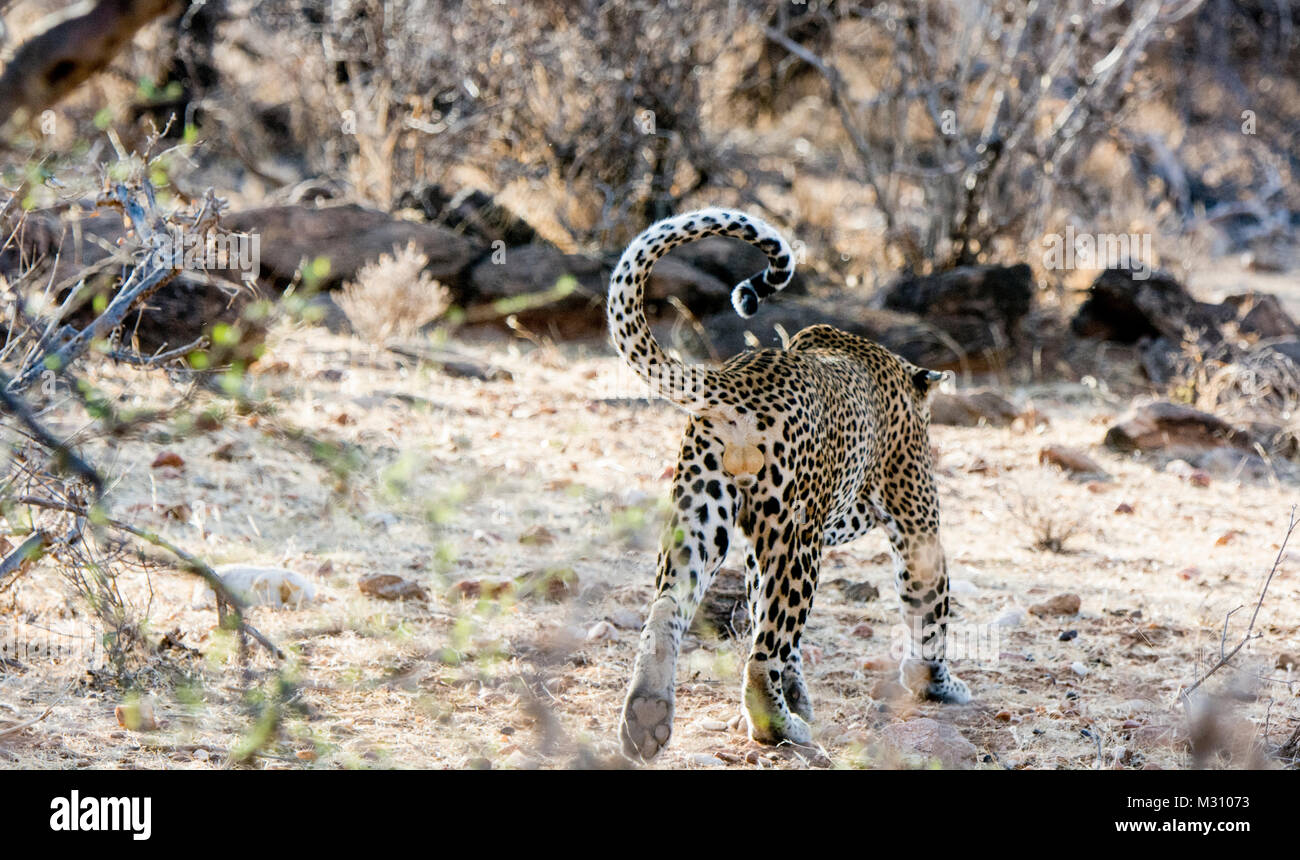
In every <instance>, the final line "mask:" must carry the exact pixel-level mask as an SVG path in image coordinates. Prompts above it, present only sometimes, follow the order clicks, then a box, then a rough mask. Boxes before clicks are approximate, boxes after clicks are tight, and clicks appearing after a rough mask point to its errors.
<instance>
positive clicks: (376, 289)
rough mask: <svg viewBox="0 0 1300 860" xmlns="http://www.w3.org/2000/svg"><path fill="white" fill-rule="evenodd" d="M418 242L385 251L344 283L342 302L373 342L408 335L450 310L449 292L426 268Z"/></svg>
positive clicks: (356, 326)
mask: <svg viewBox="0 0 1300 860" xmlns="http://www.w3.org/2000/svg"><path fill="white" fill-rule="evenodd" d="M428 263H429V258H428V257H427V256H425V255H424V254H422V253H420V252H419V251H418V250H417V249H416V247H415V243H414V242H412V243H410V244H408V245H407V246H406V247H405V248H403V249H401V250H397V249H394V252H393V254H391V255H389V254H384V255H383V256H381V257H380V258H379V259H378V260H377V261H375V262H373V263H368V264H367V265H365V266H364V267H362V269H361V271H359V272H358V273H357V279H356V280H355V281H351V282H349V283H347V284H345V285H344V286H343V289H342V290H341V291H340V292H339V296H338V304H339V307H340V308H342V309H343V313H345V314H346V315H347V318H348V322H350V323H352V327H353V328H354V329H356V331H357V333H358V334H360V335H361V336H363V337H364V338H366V339H367V340H369V341H370V342H371V343H385V342H387V341H390V340H395V339H402V338H409V337H411V336H413V335H414V334H416V333H417V332H418V331H419V330H420V329H421V328H423V327H424V326H426V325H428V324H429V323H431V322H433V321H434V320H436V319H437V318H438V317H440V316H442V314H443V313H444V312H445V311H446V310H447V307H448V305H449V304H450V302H451V294H450V292H448V290H447V288H446V287H444V286H443V285H442V284H439V283H438V282H437V281H435V280H434V279H433V278H432V277H431V276H430V275H429V273H428V272H426V271H424V267H425V266H426V265H428Z"/></svg>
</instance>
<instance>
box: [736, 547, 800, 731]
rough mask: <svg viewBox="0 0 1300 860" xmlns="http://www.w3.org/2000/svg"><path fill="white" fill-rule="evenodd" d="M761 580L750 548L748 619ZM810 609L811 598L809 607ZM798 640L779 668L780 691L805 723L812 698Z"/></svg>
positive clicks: (754, 608) (747, 556)
mask: <svg viewBox="0 0 1300 860" xmlns="http://www.w3.org/2000/svg"><path fill="white" fill-rule="evenodd" d="M762 580H763V572H762V570H761V569H760V568H759V565H758V557H757V556H755V555H754V550H753V548H752V547H751V548H750V550H749V552H747V553H746V554H745V600H746V604H747V606H748V609H749V616H750V618H754V617H756V615H757V612H758V608H757V603H756V600H757V597H758V594H759V588H760V583H761V582H762ZM808 608H809V609H811V608H812V607H811V598H810V605H809V607H808ZM799 638H801V637H798V636H796V637H795V639H794V641H793V646H794V647H792V648H791V649H790V656H789V658H787V659H786V660H784V661H782V662H783V665H782V667H781V690H782V692H783V693H784V694H785V703H786V706H787V707H788V708H789V709H790V710H791V711H793V712H794V713H795V714H796V715H797V716H798V717H799V718H800V719H802V720H803V721H804V722H805V723H811V722H812V721H813V703H812V696H811V695H809V693H808V684H807V683H806V682H805V681H804V679H803V657H802V652H801V649H800V647H799V641H798V640H799Z"/></svg>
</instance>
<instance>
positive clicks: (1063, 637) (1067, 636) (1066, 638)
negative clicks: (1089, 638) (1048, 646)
mask: <svg viewBox="0 0 1300 860" xmlns="http://www.w3.org/2000/svg"><path fill="white" fill-rule="evenodd" d="M1077 638H1079V631H1078V630H1062V631H1061V634H1060V635H1059V636H1057V637H1056V640H1057V641H1058V642H1072V641H1074V640H1075V639H1077Z"/></svg>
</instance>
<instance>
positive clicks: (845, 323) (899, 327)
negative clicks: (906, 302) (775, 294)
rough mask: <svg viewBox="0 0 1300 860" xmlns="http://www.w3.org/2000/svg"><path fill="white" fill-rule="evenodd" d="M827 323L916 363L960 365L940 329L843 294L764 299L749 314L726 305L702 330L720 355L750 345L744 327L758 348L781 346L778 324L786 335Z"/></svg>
mask: <svg viewBox="0 0 1300 860" xmlns="http://www.w3.org/2000/svg"><path fill="white" fill-rule="evenodd" d="M820 324H825V325H832V326H834V327H835V328H838V329H840V330H841V331H846V332H848V333H850V334H856V335H858V336H860V337H865V338H868V339H870V340H873V341H875V342H876V343H879V344H880V345H881V346H883V347H885V348H886V349H889V350H892V351H893V352H895V353H897V354H899V355H901V356H902V357H903V358H905V359H907V360H908V361H911V362H913V363H915V364H918V365H920V366H921V367H929V368H934V369H936V370H946V369H949V368H956V367H959V366H960V364H961V357H960V356H958V355H957V353H956V352H954V351H953V349H952V347H951V345H950V342H949V340H948V339H947V338H946V337H945V336H944V335H943V333H941V332H939V331H936V329H935V328H934V327H933V326H931V325H929V323H928V321H926V320H922V319H920V318H918V317H916V316H913V315H912V314H904V313H895V312H893V311H886V310H879V309H875V308H871V307H868V306H867V305H866V303H864V302H855V301H853V300H852V299H850V298H848V297H843V298H841V299H839V300H837V301H833V302H832V301H826V300H820V299H800V298H793V299H786V300H777V301H771V302H768V303H765V304H764V305H763V306H762V307H761V308H759V311H758V314H757V315H755V316H754V317H752V318H750V319H744V318H742V317H740V316H738V315H737V314H736V313H735V311H733V310H730V309H728V310H725V311H721V312H719V313H716V314H714V315H713V316H710V317H707V318H705V320H704V329H705V331H706V332H707V333H708V336H709V338H710V340H711V342H712V344H713V347H714V349H715V350H716V351H717V353H718V355H719V356H720V357H722V358H726V357H728V356H731V355H735V354H736V353H739V352H743V351H745V350H746V349H750V348H752V347H751V346H750V344H749V342H748V341H747V339H746V337H745V334H746V332H748V333H750V334H752V335H753V336H754V338H755V339H756V340H757V342H758V344H757V345H758V346H759V347H760V348H761V347H779V346H781V337H780V335H779V334H778V333H777V330H776V329H777V327H778V326H780V327H781V328H782V329H784V330H785V333H786V334H787V335H789V336H791V337H793V336H794V335H795V334H797V333H798V332H799V331H801V330H802V329H805V328H807V327H808V326H810V325H820Z"/></svg>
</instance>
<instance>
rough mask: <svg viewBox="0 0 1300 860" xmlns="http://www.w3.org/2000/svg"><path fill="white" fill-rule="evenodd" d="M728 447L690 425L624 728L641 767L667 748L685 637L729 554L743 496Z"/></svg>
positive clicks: (627, 749)
mask: <svg viewBox="0 0 1300 860" xmlns="http://www.w3.org/2000/svg"><path fill="white" fill-rule="evenodd" d="M724 447H725V446H724V445H723V443H722V442H721V441H720V440H719V439H718V438H717V437H716V436H714V435H713V434H712V432H711V430H710V427H709V422H708V421H706V420H702V419H693V420H692V421H691V423H690V426H689V427H688V428H687V431H686V437H685V439H684V440H683V442H682V452H681V456H680V458H679V459H678V463H677V471H676V476H675V477H674V479H673V492H672V503H673V513H672V515H671V517H670V518H669V522H668V527H667V529H666V530H665V533H664V539H663V545H662V546H661V548H660V551H659V563H658V572H657V574H656V576H655V599H654V602H653V603H652V604H651V605H650V612H649V615H648V616H647V618H646V622H645V626H644V628H642V630H641V639H640V643H639V645H638V648H637V655H636V665H635V667H634V668H633V670H632V679H631V682H630V683H629V685H628V693H627V699H626V700H625V702H624V704H623V714H622V718H621V720H620V723H619V736H620V738H621V740H622V743H623V751H624V753H626V754H627V755H628V756H630V757H632V758H635V759H640V760H648V759H650V758H652V757H653V756H655V755H657V754H658V753H659V751H660V750H661V749H663V747H664V746H665V745H666V744H667V743H668V738H669V737H670V736H671V734H672V721H673V710H674V701H675V696H674V693H675V690H674V683H675V677H676V672H677V656H678V652H679V650H680V648H681V641H682V634H683V633H684V632H685V631H686V628H687V627H688V626H689V625H690V623H691V619H692V618H693V617H694V616H695V610H696V608H697V607H698V606H699V604H700V601H701V600H702V599H703V597H704V593H705V591H706V590H707V589H708V587H709V584H710V583H711V582H712V581H713V577H714V574H716V573H717V571H718V568H719V567H721V566H722V562H723V560H724V559H725V558H726V556H727V549H728V548H729V546H730V542H731V530H732V526H733V525H734V523H735V520H736V510H737V507H738V504H739V502H738V498H739V494H738V491H737V488H736V485H735V482H734V480H733V479H732V478H731V476H730V475H728V474H727V473H726V472H725V471H724V470H723V468H722V451H723V448H724Z"/></svg>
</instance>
